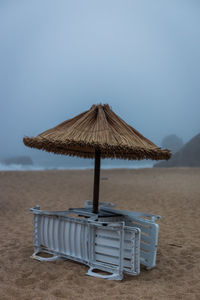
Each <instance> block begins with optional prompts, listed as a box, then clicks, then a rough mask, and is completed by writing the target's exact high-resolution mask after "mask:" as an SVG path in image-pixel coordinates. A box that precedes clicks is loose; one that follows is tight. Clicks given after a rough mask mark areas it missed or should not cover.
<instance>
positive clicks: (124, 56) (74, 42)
mask: <svg viewBox="0 0 200 300" xmlns="http://www.w3.org/2000/svg"><path fill="white" fill-rule="evenodd" d="M199 16H200V1H198V0H187V1H185V0H167V1H162V0H157V1H156V0H152V1H149V0H146V1H145V0H140V1H134V0H122V1H117V0H105V1H104V0H101V1H97V0H91V1H88V0H84V1H82V0H79V1H77V0H70V1H67V0H59V1H58V0H54V1H53V0H52V1H51V0H24V1H20V0H17V1H15V0H1V1H0V104H1V105H0V141H1V148H0V156H1V157H3V156H8V155H15V154H20V153H22V154H23V153H24V151H26V153H29V154H30V155H31V150H29V149H25V146H24V145H23V143H22V138H23V137H24V136H25V135H28V136H34V135H37V134H38V133H40V132H42V131H44V130H46V129H49V128H51V127H53V126H55V125H57V124H59V123H60V122H62V121H64V120H66V119H68V118H71V117H73V116H75V115H76V114H78V113H81V112H82V111H85V110H87V109H89V108H90V106H91V105H92V104H95V103H100V102H101V103H108V104H110V105H111V107H112V109H113V110H114V111H115V112H116V113H117V114H119V115H120V116H121V117H122V118H123V119H125V121H127V122H128V123H129V124H130V125H131V126H133V127H135V128H136V129H137V130H139V131H140V132H141V133H142V134H143V135H144V136H146V137H147V138H150V139H152V141H153V142H155V143H157V144H159V143H160V142H161V140H162V138H163V137H164V136H166V135H168V134H171V133H174V134H177V135H178V136H179V137H181V138H183V140H184V141H188V140H189V139H190V138H192V137H193V136H194V135H196V134H197V133H199V132H200V121H199V119H200V118H199V111H200V83H199V79H200V17H199Z"/></svg>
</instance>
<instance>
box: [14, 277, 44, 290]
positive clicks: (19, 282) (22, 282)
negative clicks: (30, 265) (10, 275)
mask: <svg viewBox="0 0 200 300" xmlns="http://www.w3.org/2000/svg"><path fill="white" fill-rule="evenodd" d="M36 281H38V279H37V278H18V279H16V280H15V283H16V285H17V286H18V287H21V288H23V287H24V286H28V285H31V284H33V283H35V282H36Z"/></svg>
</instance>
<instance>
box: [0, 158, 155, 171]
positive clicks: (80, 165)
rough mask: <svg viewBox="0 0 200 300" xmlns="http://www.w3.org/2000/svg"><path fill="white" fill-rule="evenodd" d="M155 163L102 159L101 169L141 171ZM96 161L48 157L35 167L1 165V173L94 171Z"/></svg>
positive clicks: (38, 162) (39, 160) (37, 160)
mask: <svg viewBox="0 0 200 300" xmlns="http://www.w3.org/2000/svg"><path fill="white" fill-rule="evenodd" d="M153 164H154V162H153V161H151V160H142V161H126V160H118V159H113V160H111V159H102V160H101V168H102V169H118V168H119V169H121V168H129V169H140V168H151V167H152V166H153ZM93 168H94V160H93V159H81V158H74V157H67V158H65V159H63V158H62V159H51V157H47V158H46V159H44V158H42V159H33V165H20V164H11V165H5V164H3V163H0V171H34V170H35V171H37V170H84V169H93Z"/></svg>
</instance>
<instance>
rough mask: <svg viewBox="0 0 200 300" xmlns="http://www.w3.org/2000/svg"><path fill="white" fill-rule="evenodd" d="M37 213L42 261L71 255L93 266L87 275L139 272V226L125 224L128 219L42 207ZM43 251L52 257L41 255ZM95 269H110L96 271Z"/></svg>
mask: <svg viewBox="0 0 200 300" xmlns="http://www.w3.org/2000/svg"><path fill="white" fill-rule="evenodd" d="M31 212H32V213H33V214H34V254H33V255H32V257H33V258H35V259H38V260H40V261H53V260H56V259H59V258H65V259H71V260H75V261H78V262H81V263H84V264H86V265H88V266H89V267H90V269H89V271H88V273H87V274H88V275H91V276H95V277H101V278H107V279H115V280H121V279H122V278H123V273H128V274H131V275H137V274H139V272H140V229H139V228H133V227H130V226H125V222H114V223H113V222H109V221H107V222H105V221H103V220H102V221H103V222H102V221H98V220H97V221H95V219H96V218H97V216H96V215H95V216H93V217H91V218H78V217H72V216H71V214H72V213H74V212H73V211H55V212H49V211H42V210H40V208H39V207H38V206H37V207H34V208H32V209H31ZM41 252H44V253H48V254H51V255H52V257H50V258H47V257H42V256H40V255H39V254H40V253H41ZM94 269H98V270H102V271H105V272H108V273H109V274H108V275H102V274H99V273H96V272H95V271H94Z"/></svg>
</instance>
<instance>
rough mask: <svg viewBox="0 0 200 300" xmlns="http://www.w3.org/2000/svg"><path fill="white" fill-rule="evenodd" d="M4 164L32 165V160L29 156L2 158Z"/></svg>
mask: <svg viewBox="0 0 200 300" xmlns="http://www.w3.org/2000/svg"><path fill="white" fill-rule="evenodd" d="M2 163H3V164H4V165H7V166H8V165H33V161H32V159H31V158H30V157H29V156H16V157H11V158H7V159H4V160H2Z"/></svg>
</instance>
